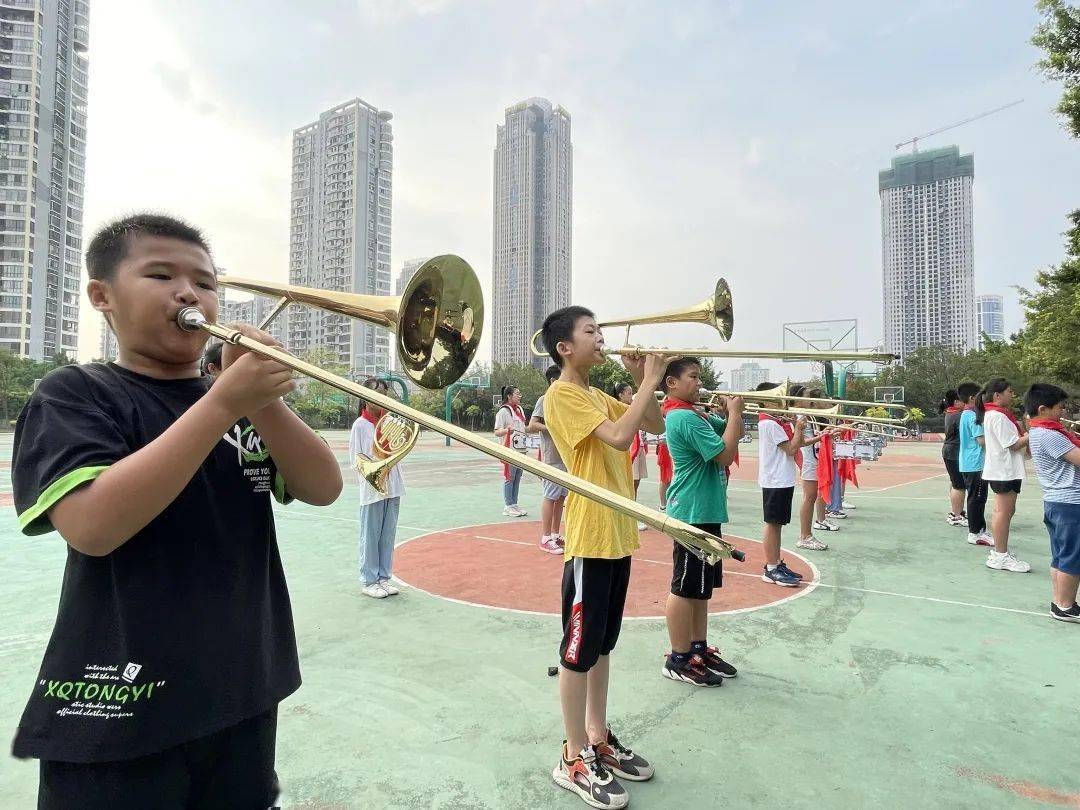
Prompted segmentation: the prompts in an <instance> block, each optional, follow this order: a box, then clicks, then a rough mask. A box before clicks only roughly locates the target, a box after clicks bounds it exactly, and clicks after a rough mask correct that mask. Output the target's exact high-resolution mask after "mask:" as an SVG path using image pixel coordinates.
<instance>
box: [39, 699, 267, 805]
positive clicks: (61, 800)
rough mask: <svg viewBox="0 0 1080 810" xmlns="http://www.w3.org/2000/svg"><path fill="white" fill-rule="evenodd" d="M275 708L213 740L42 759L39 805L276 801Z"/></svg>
mask: <svg viewBox="0 0 1080 810" xmlns="http://www.w3.org/2000/svg"><path fill="white" fill-rule="evenodd" d="M276 743H277V707H276V706H275V707H274V708H273V709H271V710H270V711H268V712H264V713H263V714H260V715H258V716H257V717H252V718H250V719H248V720H244V721H243V722H241V723H237V724H236V725H235V726H230V727H229V728H225V729H222V730H221V731H217V732H215V733H213V734H211V735H209V736H207V737H200V738H199V739H197V740H192V741H191V742H187V743H183V744H182V745H177V746H175V747H173V748H167V749H166V750H164V751H161V752H159V753H157V754H150V755H148V756H144V757H139V758H138V759H128V760H122V761H118V762H90V763H76V762H52V761H48V760H42V761H41V765H40V782H39V785H38V810H67V809H68V808H71V807H78V808H79V810H116V808H132V810H134V808H137V807H153V808H156V810H185V809H186V808H192V807H199V808H206V809H207V810H210V808H223V809H224V808H245V810H246V809H247V808H251V810H265V809H266V808H268V807H272V806H274V803H275V802H276V801H277V794H278V787H277V775H276V774H275V773H274V749H275V746H276Z"/></svg>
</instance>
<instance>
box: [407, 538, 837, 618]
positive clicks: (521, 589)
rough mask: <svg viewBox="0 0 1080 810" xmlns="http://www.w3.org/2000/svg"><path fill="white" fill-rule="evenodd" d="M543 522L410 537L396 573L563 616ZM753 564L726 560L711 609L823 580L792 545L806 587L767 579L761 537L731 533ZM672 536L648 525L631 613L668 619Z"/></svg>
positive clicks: (478, 600) (459, 594)
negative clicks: (542, 547)
mask: <svg viewBox="0 0 1080 810" xmlns="http://www.w3.org/2000/svg"><path fill="white" fill-rule="evenodd" d="M539 536H540V524H539V523H538V522H536V521H529V522H519V521H515V522H513V523H489V524H487V525H482V526H465V527H462V528H458V529H449V530H447V531H441V532H433V533H431V534H425V535H421V536H419V537H416V538H413V539H412V540H408V541H406V542H405V543H402V544H401V545H400V546H398V549H397V551H396V552H395V553H394V576H395V577H397V578H398V579H400V580H401V581H402V582H404V583H405V584H406V585H410V586H412V587H414V588H419V589H420V590H423V591H426V592H427V593H430V594H432V595H433V596H441V597H444V598H447V599H454V600H458V601H461V602H467V603H470V604H475V605H481V606H485V607H492V608H502V609H509V610H524V611H530V612H533V613H550V614H552V615H555V616H557V615H559V611H560V608H559V604H560V588H561V582H562V570H563V558H562V557H561V556H557V555H554V554H548V553H547V552H544V551H541V550H540V548H539V546H538V545H537V540H538V539H539ZM728 539H730V540H731V541H732V542H734V543H735V545H736V546H737V547H738V548H739V549H740V550H741V551H742V552H743V553H745V554H746V561H745V562H741V563H740V562H736V561H735V560H724V587H723V588H720V589H719V590H717V591H716V592H715V593H714V594H713V598H712V601H710V603H709V607H710V613H714V614H715V613H732V612H735V611H741V610H753V609H754V608H759V607H764V606H766V605H771V604H775V603H777V602H782V601H786V600H788V599H790V598H792V597H794V596H798V595H799V594H802V593H806V592H807V591H809V590H811V589H812V588H813V587H814V585H815V584H816V574H817V572H816V571H815V570H814V568H813V566H811V565H810V563H808V562H807V561H806V560H805V559H803V558H802V557H800V556H798V555H796V554H794V553H792V552H791V551H789V550H787V549H785V550H784V560H785V561H786V562H787V564H788V567H789V568H791V570H793V571H795V572H797V573H800V574H802V575H803V576H804V578H805V579H804V582H806V583H807V584H806V585H803V586H801V587H799V588H783V587H780V586H778V585H773V584H771V583H766V582H763V581H762V579H761V569H762V567H763V566H764V553H763V548H762V545H761V542H760V541H758V540H747V539H745V538H742V537H729V538H728ZM671 546H672V540H671V539H670V538H669V537H668V536H667V535H664V534H660V533H659V532H656V531H653V530H651V529H650V530H648V531H644V532H642V533H641V548H639V549H638V550H637V551H635V552H634V562H633V575H632V576H631V577H630V591H629V593H628V594H627V597H626V611H625V614H624V615H626V616H628V617H639V618H640V617H662V616H663V615H664V603H665V601H666V600H667V595H668V593H669V591H670V588H671V570H672V560H671Z"/></svg>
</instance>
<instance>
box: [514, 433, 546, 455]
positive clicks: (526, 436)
mask: <svg viewBox="0 0 1080 810" xmlns="http://www.w3.org/2000/svg"><path fill="white" fill-rule="evenodd" d="M510 446H511V447H512V448H513V449H515V450H517V451H518V452H519V453H524V452H525V451H527V450H539V449H540V434H539V433H515V434H513V435H512V436H511V437H510Z"/></svg>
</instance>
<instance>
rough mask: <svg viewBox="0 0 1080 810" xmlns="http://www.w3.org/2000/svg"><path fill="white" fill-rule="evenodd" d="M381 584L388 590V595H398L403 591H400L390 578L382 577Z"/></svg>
mask: <svg viewBox="0 0 1080 810" xmlns="http://www.w3.org/2000/svg"><path fill="white" fill-rule="evenodd" d="M379 585H381V586H382V589H383V590H384V591H386V595H387V596H397V595H398V594H399V593H401V591H399V590H398V589H397V587H396V586H395V585H394V584H393V583H392V582H390V580H388V579H380V580H379Z"/></svg>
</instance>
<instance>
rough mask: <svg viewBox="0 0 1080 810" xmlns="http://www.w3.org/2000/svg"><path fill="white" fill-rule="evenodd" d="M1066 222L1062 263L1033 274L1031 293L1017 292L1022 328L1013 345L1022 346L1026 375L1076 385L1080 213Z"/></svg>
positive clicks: (1079, 364)
mask: <svg viewBox="0 0 1080 810" xmlns="http://www.w3.org/2000/svg"><path fill="white" fill-rule="evenodd" d="M1069 219H1070V221H1071V222H1072V227H1071V228H1069V230H1068V231H1066V233H1065V237H1066V238H1065V259H1064V260H1063V261H1062V262H1061V263H1060V264H1059V265H1057V266H1056V267H1050V268H1048V269H1046V270H1042V271H1040V272H1038V273H1036V274H1035V284H1036V287H1035V289H1033V290H1028V289H1025V288H1023V287H1018V288H1017V289H1018V291H1019V293H1020V303H1021V304H1022V305H1023V307H1024V316H1025V328H1024V331H1023V333H1022V335H1020V336H1018V338H1019V339H1018V340H1014V341H1013V342H1014V343H1017V344H1020V345H1022V348H1023V351H1022V352H1021V356H1020V357H1018V361H1019V362H1020V363H1021V364H1022V365H1023V368H1024V371H1025V372H1026V373H1027V374H1029V375H1033V376H1051V377H1056V378H1058V379H1060V380H1063V381H1065V382H1069V383H1080V356H1078V355H1077V351H1076V347H1077V346H1080V210H1076V211H1073V212H1072V213H1071V214H1070V215H1069ZM997 350H998V351H1004V347H997ZM1003 376H1004V375H1003Z"/></svg>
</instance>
